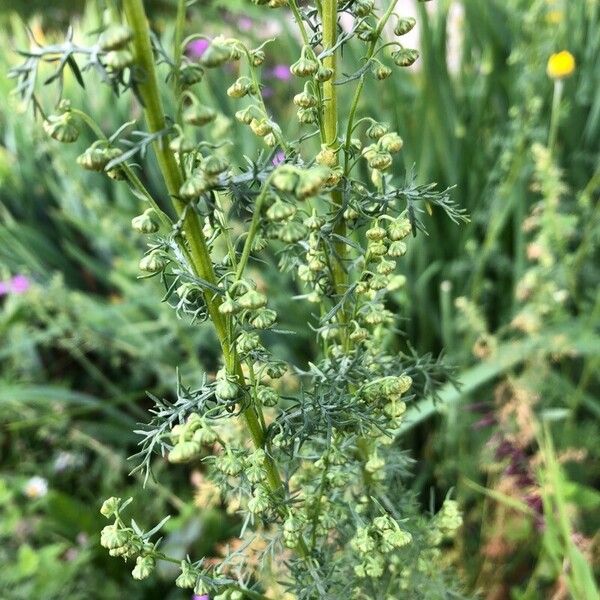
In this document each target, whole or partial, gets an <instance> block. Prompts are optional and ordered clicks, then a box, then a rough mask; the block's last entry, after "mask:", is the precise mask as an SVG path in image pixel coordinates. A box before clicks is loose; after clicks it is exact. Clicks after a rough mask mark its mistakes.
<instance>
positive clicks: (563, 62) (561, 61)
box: [546, 50, 575, 79]
mask: <svg viewBox="0 0 600 600" xmlns="http://www.w3.org/2000/svg"><path fill="white" fill-rule="evenodd" d="M573 71H575V57H574V56H573V55H572V54H571V53H570V52H569V51H568V50H562V51H561V52H557V53H556V54H551V55H550V58H549V59H548V65H547V66H546V73H548V77H550V78H551V79H563V78H565V77H568V76H569V75H571V74H572V73H573Z"/></svg>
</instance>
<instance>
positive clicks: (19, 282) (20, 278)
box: [10, 275, 31, 294]
mask: <svg viewBox="0 0 600 600" xmlns="http://www.w3.org/2000/svg"><path fill="white" fill-rule="evenodd" d="M30 287H31V281H29V278H27V277H25V275H15V276H14V277H13V278H12V281H11V282H10V289H11V292H12V293H13V294H24V293H25V292H26V291H27V290H28V289H29V288H30Z"/></svg>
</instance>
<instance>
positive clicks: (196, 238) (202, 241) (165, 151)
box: [123, 0, 282, 491]
mask: <svg viewBox="0 0 600 600" xmlns="http://www.w3.org/2000/svg"><path fill="white" fill-rule="evenodd" d="M123 6H124V10H125V15H126V17H127V21H128V23H129V26H130V27H131V29H132V31H133V49H134V60H135V64H136V66H137V67H138V69H139V72H140V74H141V78H140V81H139V82H138V90H139V94H140V97H141V99H142V102H143V105H144V116H145V118H146V123H147V126H148V130H149V131H150V132H151V133H156V132H158V131H162V130H164V129H165V128H166V120H165V116H164V110H163V106H162V101H161V99H160V94H159V91H158V77H157V74H156V69H155V68H154V56H153V53H152V44H151V43H150V33H149V25H148V19H147V17H146V13H145V11H144V4H143V1H142V0H124V1H123ZM154 152H155V153H156V159H157V161H158V166H159V168H160V171H161V174H162V176H163V179H164V181H165V185H166V187H167V191H168V193H169V196H170V197H171V200H172V202H173V205H174V206H175V209H176V211H177V213H178V215H179V216H180V217H182V219H183V231H184V232H185V236H186V240H187V243H188V244H189V251H190V256H191V260H192V266H193V268H194V271H195V272H196V274H197V275H198V276H199V277H201V278H202V279H204V280H205V281H207V282H208V283H209V284H211V285H213V286H216V285H217V278H216V276H215V272H214V269H213V264H212V260H211V257H210V251H209V249H208V245H207V243H206V238H205V237H204V234H203V233H202V228H201V227H200V222H199V220H198V216H197V214H196V213H195V212H194V211H193V210H186V205H185V204H184V203H183V202H181V200H180V199H179V197H178V195H179V188H180V187H181V184H182V183H183V179H182V175H181V171H180V170H179V166H178V164H177V161H176V160H175V155H174V154H173V152H172V151H171V149H170V148H169V144H168V140H167V138H166V136H162V137H160V138H159V139H157V140H156V141H155V142H154ZM204 300H205V302H206V306H207V308H208V313H209V316H210V319H211V321H212V323H213V325H214V326H215V330H216V332H217V337H218V338H219V342H220V344H221V349H222V351H223V356H224V359H225V364H226V365H228V367H229V368H230V369H231V371H232V372H233V373H234V374H235V376H236V377H237V378H238V380H239V382H240V384H241V385H244V382H245V380H244V375H243V373H242V368H241V365H240V362H239V360H238V359H237V356H236V353H235V350H234V349H233V346H232V342H231V340H230V339H229V336H228V333H227V324H226V321H225V318H224V316H223V315H222V314H221V313H220V312H219V306H220V305H221V299H220V297H219V296H217V295H214V294H213V293H212V292H210V291H205V292H204ZM257 410H260V409H255V408H252V407H251V408H249V409H247V410H245V411H244V419H245V420H246V424H247V426H248V430H249V431H250V435H251V436H252V440H253V442H254V445H255V446H256V447H257V448H262V447H264V444H265V432H264V430H263V428H262V426H261V421H260V416H259V413H258V412H257ZM266 470H267V477H268V481H269V485H270V487H271V488H272V489H273V490H274V491H278V490H281V489H282V482H281V478H280V476H279V471H278V469H277V465H276V464H275V462H274V461H273V460H272V459H271V458H270V457H268V456H267V460H266Z"/></svg>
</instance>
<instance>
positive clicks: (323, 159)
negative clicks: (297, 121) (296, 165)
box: [315, 144, 337, 167]
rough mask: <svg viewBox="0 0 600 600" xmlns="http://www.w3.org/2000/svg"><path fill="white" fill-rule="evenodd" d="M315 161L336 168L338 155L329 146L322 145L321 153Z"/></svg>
mask: <svg viewBox="0 0 600 600" xmlns="http://www.w3.org/2000/svg"><path fill="white" fill-rule="evenodd" d="M315 160H316V162H317V163H318V164H320V165H324V166H326V167H335V166H336V165H337V154H336V152H335V150H334V149H333V148H331V147H329V146H328V145H327V144H321V151H320V152H319V153H318V154H317V156H316V158H315Z"/></svg>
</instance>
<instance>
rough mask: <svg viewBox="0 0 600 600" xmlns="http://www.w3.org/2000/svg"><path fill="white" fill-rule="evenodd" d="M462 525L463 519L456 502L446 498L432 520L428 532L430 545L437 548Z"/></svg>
mask: <svg viewBox="0 0 600 600" xmlns="http://www.w3.org/2000/svg"><path fill="white" fill-rule="evenodd" d="M462 524H463V518H462V515H461V512H460V510H459V508H458V502H456V500H451V499H450V498H446V499H445V500H444V503H443V504H442V508H441V509H440V510H439V511H438V512H437V514H436V515H435V517H434V518H433V520H432V523H431V526H432V527H431V529H430V530H429V532H428V536H429V541H430V543H431V544H432V545H434V546H439V545H440V544H441V543H442V542H443V541H444V540H445V539H449V538H452V537H453V536H454V534H455V533H456V531H457V530H458V529H459V528H460V527H461V526H462Z"/></svg>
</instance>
